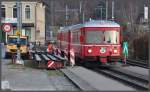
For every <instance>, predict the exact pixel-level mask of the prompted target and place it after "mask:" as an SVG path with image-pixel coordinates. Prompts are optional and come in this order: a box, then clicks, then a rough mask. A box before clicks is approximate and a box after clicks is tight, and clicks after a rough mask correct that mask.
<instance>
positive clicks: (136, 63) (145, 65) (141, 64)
mask: <svg viewBox="0 0 150 92" xmlns="http://www.w3.org/2000/svg"><path fill="white" fill-rule="evenodd" d="M127 64H129V65H133V66H139V67H142V68H146V69H149V65H148V63H145V62H144V61H137V60H132V59H127Z"/></svg>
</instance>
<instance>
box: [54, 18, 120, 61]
mask: <svg viewBox="0 0 150 92" xmlns="http://www.w3.org/2000/svg"><path fill="white" fill-rule="evenodd" d="M57 49H58V50H59V51H60V52H61V55H64V56H67V57H68V59H69V58H70V57H71V55H70V50H72V51H73V52H74V55H75V63H77V62H81V63H82V62H97V61H98V62H100V63H109V61H111V59H117V58H120V57H121V49H122V48H121V26H120V25H119V24H118V23H116V22H114V21H107V20H91V21H88V22H85V23H83V24H77V25H72V26H68V27H63V28H61V29H60V30H59V31H58V33H57Z"/></svg>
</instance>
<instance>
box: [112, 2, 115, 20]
mask: <svg viewBox="0 0 150 92" xmlns="http://www.w3.org/2000/svg"><path fill="white" fill-rule="evenodd" d="M114 4H115V3H114V0H113V1H112V20H114Z"/></svg>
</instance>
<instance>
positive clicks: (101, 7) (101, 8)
mask: <svg viewBox="0 0 150 92" xmlns="http://www.w3.org/2000/svg"><path fill="white" fill-rule="evenodd" d="M100 10H101V20H102V19H103V6H100Z"/></svg>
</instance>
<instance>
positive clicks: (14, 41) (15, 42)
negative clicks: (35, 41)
mask: <svg viewBox="0 0 150 92" xmlns="http://www.w3.org/2000/svg"><path fill="white" fill-rule="evenodd" d="M8 44H17V38H11V37H10V38H9V39H8Z"/></svg>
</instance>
